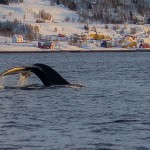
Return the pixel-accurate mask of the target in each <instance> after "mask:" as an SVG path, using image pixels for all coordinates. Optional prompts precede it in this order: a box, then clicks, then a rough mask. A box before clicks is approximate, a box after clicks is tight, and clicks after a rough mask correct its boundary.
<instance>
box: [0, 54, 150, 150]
mask: <svg viewBox="0 0 150 150" xmlns="http://www.w3.org/2000/svg"><path fill="white" fill-rule="evenodd" d="M149 58H150V53H145V52H144V53H136V52H135V53H50V54H1V56H0V64H1V65H0V72H3V71H4V70H7V69H9V68H12V67H16V66H26V65H27V66H29V65H32V64H34V63H44V64H47V65H49V66H51V67H52V68H53V69H55V70H56V71H57V72H58V73H60V74H61V75H62V76H63V77H64V78H65V79H67V80H68V81H69V82H71V83H73V84H80V85H83V86H84V87H82V88H73V87H72V88H70V87H62V86H60V87H59V86H52V87H44V86H43V85H42V82H41V81H40V80H39V78H38V77H37V76H35V75H31V76H30V77H29V78H28V82H24V81H25V80H23V84H21V85H18V80H19V78H18V77H17V78H16V77H13V76H10V77H7V78H4V79H3V80H5V81H3V80H2V83H3V84H2V86H4V87H3V88H0V149H2V150H8V149H11V150H13V149H14V150H17V149H18V150H149V149H150V109H149V108H150V59H149ZM15 84H16V85H17V86H15ZM0 85H1V84H0ZM31 85H32V86H31ZM19 86H20V87H19ZM23 87H25V88H23ZM31 87H32V88H31Z"/></svg>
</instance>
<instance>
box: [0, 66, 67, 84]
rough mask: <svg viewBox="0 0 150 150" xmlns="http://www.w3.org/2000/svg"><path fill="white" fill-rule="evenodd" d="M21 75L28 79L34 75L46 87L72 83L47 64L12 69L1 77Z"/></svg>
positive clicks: (0, 75)
mask: <svg viewBox="0 0 150 150" xmlns="http://www.w3.org/2000/svg"><path fill="white" fill-rule="evenodd" d="M19 73H21V74H22V75H23V76H24V77H26V78H27V77H29V76H30V75H31V74H32V73H34V74H35V75H37V76H38V77H39V78H40V80H41V81H42V82H43V84H44V85H45V86H51V85H70V83H69V82H68V81H67V80H65V79H64V78H63V77H62V76H61V75H60V74H59V73H57V72H56V71H55V70H54V69H53V68H51V67H49V66H47V65H45V64H34V65H32V66H23V67H15V68H11V69H9V70H6V71H4V72H3V73H1V74H0V77H2V76H7V75H13V74H19Z"/></svg>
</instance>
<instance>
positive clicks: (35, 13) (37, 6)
mask: <svg viewBox="0 0 150 150" xmlns="http://www.w3.org/2000/svg"><path fill="white" fill-rule="evenodd" d="M42 10H44V12H46V13H48V14H50V19H49V20H44V23H37V20H38V19H37V18H38V17H39V20H40V19H41V18H40V17H41V16H40V13H39V12H41V11H42ZM79 18H80V17H79V15H78V14H77V12H76V11H71V10H70V9H68V8H66V7H64V5H54V6H51V5H50V1H49V0H32V1H31V0H24V2H23V3H10V5H1V4H0V22H6V21H12V22H14V20H18V22H20V23H21V24H28V25H32V26H34V27H38V29H39V31H38V32H39V33H40V34H41V35H42V36H43V37H44V38H45V37H47V36H49V35H58V34H59V33H60V34H63V35H66V36H67V37H70V36H71V35H74V34H78V35H88V36H89V35H91V34H103V35H105V36H107V37H108V36H109V37H110V38H111V39H113V40H114V39H116V38H121V37H123V36H125V35H126V34H132V32H133V31H134V30H133V29H136V31H134V32H135V33H134V35H135V36H138V38H141V37H143V36H145V33H147V32H148V31H150V26H149V25H135V24H132V25H130V24H121V25H113V24H107V25H106V24H100V23H88V25H89V30H88V32H87V30H85V28H84V27H85V23H81V22H80V23H79ZM93 28H94V29H95V31H94V30H93ZM6 29H8V28H6ZM17 30H18V31H20V29H17ZM0 41H1V43H8V42H9V43H11V37H10V38H7V37H5V36H4V35H3V36H1V38H0ZM88 43H90V41H86V43H84V44H85V45H84V44H82V45H80V46H79V47H76V46H73V45H72V46H70V45H68V43H67V42H63V43H61V42H60V44H59V45H60V46H59V48H61V49H67V50H69V49H77V50H78V49H79V50H82V49H99V47H96V48H95V47H91V44H88ZM97 43H98V44H97ZM87 45H88V46H87ZM89 45H90V46H89ZM93 45H94V44H93ZM96 45H99V41H98V42H96ZM13 46H20V45H17V44H16V45H15V44H13ZM21 46H22V47H24V49H25V47H26V46H27V44H24V45H23V44H22V45H21ZM35 46H37V43H35V42H34V43H32V44H31V45H30V46H29V47H30V48H31V47H32V48H33V47H34V48H33V50H35V49H36V48H35ZM94 46H95V45H94ZM8 47H11V46H8V44H4V45H3V46H1V49H3V50H5V49H7V48H8ZM87 47H88V48H87ZM19 48H20V47H19ZM19 48H17V49H19Z"/></svg>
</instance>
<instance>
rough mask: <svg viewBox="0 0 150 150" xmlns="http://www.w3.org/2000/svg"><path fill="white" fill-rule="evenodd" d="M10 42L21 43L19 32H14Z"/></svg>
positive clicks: (21, 37) (21, 38)
mask: <svg viewBox="0 0 150 150" xmlns="http://www.w3.org/2000/svg"><path fill="white" fill-rule="evenodd" d="M12 43H23V36H22V35H21V34H14V36H13V37H12Z"/></svg>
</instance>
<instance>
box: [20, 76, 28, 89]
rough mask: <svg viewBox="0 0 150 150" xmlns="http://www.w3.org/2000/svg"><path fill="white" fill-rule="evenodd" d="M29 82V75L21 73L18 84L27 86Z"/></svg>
mask: <svg viewBox="0 0 150 150" xmlns="http://www.w3.org/2000/svg"><path fill="white" fill-rule="evenodd" d="M27 82H28V76H24V75H22V74H20V77H19V81H18V86H25V85H26V84H27Z"/></svg>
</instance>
